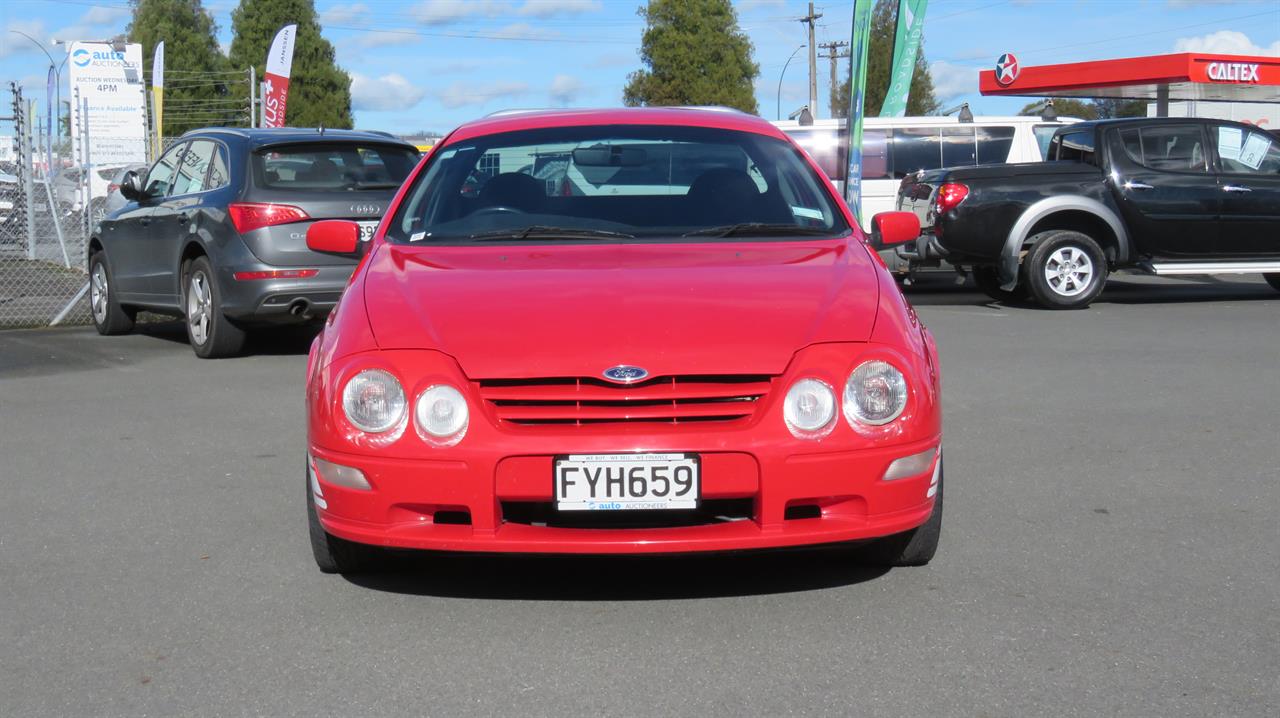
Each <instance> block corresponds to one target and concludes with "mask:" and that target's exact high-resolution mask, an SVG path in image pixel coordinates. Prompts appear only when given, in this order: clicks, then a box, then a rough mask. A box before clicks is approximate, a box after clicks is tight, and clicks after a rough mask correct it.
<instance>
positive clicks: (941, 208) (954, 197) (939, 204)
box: [934, 182, 969, 217]
mask: <svg viewBox="0 0 1280 718" xmlns="http://www.w3.org/2000/svg"><path fill="white" fill-rule="evenodd" d="M968 196H969V188H968V187H967V186H966V185H962V184H960V183H958V182H948V183H946V184H944V185H942V186H941V187H939V188H938V198H937V199H936V200H934V214H935V215H936V216H939V217H941V216H942V215H944V214H946V213H947V212H950V211H951V210H953V209H955V208H956V207H958V206H959V205H960V203H961V202H963V201H964V198H965V197H968Z"/></svg>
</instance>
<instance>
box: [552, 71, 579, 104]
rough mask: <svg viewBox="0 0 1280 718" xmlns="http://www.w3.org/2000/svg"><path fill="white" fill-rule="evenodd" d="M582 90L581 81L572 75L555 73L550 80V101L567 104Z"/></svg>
mask: <svg viewBox="0 0 1280 718" xmlns="http://www.w3.org/2000/svg"><path fill="white" fill-rule="evenodd" d="M581 91H582V81H581V80H579V79H578V78H576V77H574V76H573V75H556V77H555V79H554V80H552V81H551V102H552V103H554V104H560V105H568V104H570V103H572V102H573V101H574V100H575V99H576V98H577V97H578V93H579V92H581Z"/></svg>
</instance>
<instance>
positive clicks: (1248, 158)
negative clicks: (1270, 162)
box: [1240, 132, 1271, 170]
mask: <svg viewBox="0 0 1280 718" xmlns="http://www.w3.org/2000/svg"><path fill="white" fill-rule="evenodd" d="M1269 149H1271V140H1269V139H1267V138H1266V137H1265V136H1263V135H1262V134H1260V133H1257V132H1250V133H1249V139H1248V140H1246V141H1245V143H1244V148H1243V149H1241V150H1240V164H1243V165H1245V166H1246V167H1248V168H1249V169H1251V170H1256V169H1258V168H1259V167H1261V166H1262V160H1263V159H1265V158H1266V156H1267V150H1269Z"/></svg>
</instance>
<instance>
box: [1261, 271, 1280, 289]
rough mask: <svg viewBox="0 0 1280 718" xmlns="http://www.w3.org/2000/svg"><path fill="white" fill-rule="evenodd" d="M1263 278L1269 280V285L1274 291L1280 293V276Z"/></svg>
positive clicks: (1263, 276)
mask: <svg viewBox="0 0 1280 718" xmlns="http://www.w3.org/2000/svg"><path fill="white" fill-rule="evenodd" d="M1262 278H1263V279H1265V280H1267V284H1270V285H1271V288H1272V289H1274V290H1276V291H1277V292H1280V274H1264V275H1262Z"/></svg>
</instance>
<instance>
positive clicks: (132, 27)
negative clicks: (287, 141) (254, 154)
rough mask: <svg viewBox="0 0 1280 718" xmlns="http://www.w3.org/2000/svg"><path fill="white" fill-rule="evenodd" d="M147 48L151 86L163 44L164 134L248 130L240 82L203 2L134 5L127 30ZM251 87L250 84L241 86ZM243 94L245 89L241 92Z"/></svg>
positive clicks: (149, 0)
mask: <svg viewBox="0 0 1280 718" xmlns="http://www.w3.org/2000/svg"><path fill="white" fill-rule="evenodd" d="M127 32H128V37H129V41H130V42H137V43H141V44H142V63H143V67H144V72H145V75H146V77H147V80H148V82H147V86H148V87H150V85H151V82H150V79H151V58H152V56H153V53H154V52H155V47H156V44H157V43H159V42H160V41H161V40H163V41H164V55H165V62H164V64H165V91H164V127H163V128H162V134H163V135H165V136H168V137H174V136H177V135H180V134H182V133H183V132H186V131H187V130H189V129H192V128H196V127H207V126H210V125H244V124H245V120H246V118H247V117H248V114H247V110H248V104H247V102H244V101H240V102H237V101H236V98H235V93H234V92H233V91H232V90H233V88H232V86H231V85H232V83H234V82H236V81H238V80H239V78H238V77H236V76H235V75H233V74H232V73H230V72H229V70H230V69H231V68H230V65H229V64H228V63H227V58H225V57H223V55H222V52H221V50H219V49H218V38H217V32H218V25H217V23H215V22H214V21H213V16H212V15H211V14H210V13H209V12H208V11H207V10H205V9H204V6H203V5H202V4H201V2H200V0H134V3H133V19H132V21H131V22H130V23H129V28H128V30H127ZM241 84H246V83H241ZM240 91H241V93H242V95H243V93H244V88H241V89H240Z"/></svg>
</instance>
